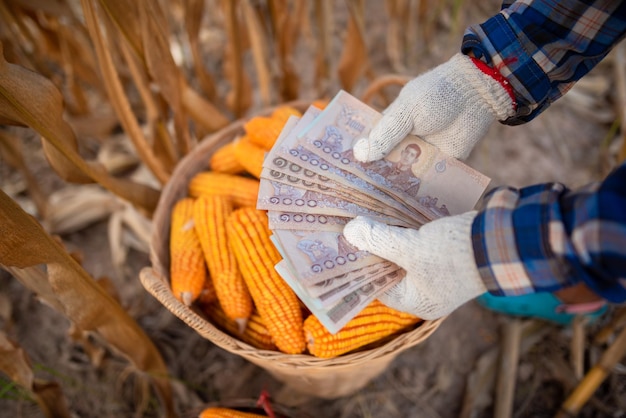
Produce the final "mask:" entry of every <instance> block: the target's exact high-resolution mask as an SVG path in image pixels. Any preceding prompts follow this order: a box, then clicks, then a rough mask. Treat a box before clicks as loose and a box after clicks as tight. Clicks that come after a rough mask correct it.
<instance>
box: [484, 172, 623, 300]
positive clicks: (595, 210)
mask: <svg viewBox="0 0 626 418" xmlns="http://www.w3.org/2000/svg"><path fill="white" fill-rule="evenodd" d="M483 204H484V206H483V208H482V209H481V210H480V211H479V212H478V215H477V217H476V218H475V220H474V223H473V225H472V240H473V248H474V255H475V258H476V262H477V266H478V270H479V272H480V274H481V277H482V279H483V281H484V282H485V285H486V287H487V289H488V290H489V291H490V292H491V293H492V294H495V295H506V296H512V295H520V294H526V293H532V292H540V291H547V292H553V291H555V290H558V289H561V288H564V287H567V286H571V285H574V284H577V283H580V282H584V283H585V284H586V285H587V286H588V287H589V288H590V289H591V290H593V291H594V292H595V293H596V294H598V295H600V296H601V297H603V298H604V299H606V300H608V301H609V302H614V303H624V302H626V163H623V164H622V165H621V166H619V167H618V168H617V169H616V170H615V171H613V173H612V174H610V175H609V176H608V177H607V178H606V179H605V180H604V181H602V182H597V183H593V184H590V185H588V186H586V187H584V188H581V189H579V190H575V191H572V190H569V189H568V188H567V187H565V186H564V185H562V184H560V183H548V184H540V185H535V186H530V187H526V188H522V189H513V188H510V187H503V188H496V189H494V190H493V191H492V192H490V193H489V194H488V195H487V196H486V197H485V199H484V200H483Z"/></svg>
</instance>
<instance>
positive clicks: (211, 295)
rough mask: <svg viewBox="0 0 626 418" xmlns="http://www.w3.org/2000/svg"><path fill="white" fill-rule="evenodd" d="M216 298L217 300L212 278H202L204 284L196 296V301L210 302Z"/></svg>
mask: <svg viewBox="0 0 626 418" xmlns="http://www.w3.org/2000/svg"><path fill="white" fill-rule="evenodd" d="M216 300H217V292H216V291H215V286H214V285H213V280H211V277H207V278H206V279H205V280H204V286H203V287H202V291H201V292H200V296H198V302H200V303H211V302H215V301H216Z"/></svg>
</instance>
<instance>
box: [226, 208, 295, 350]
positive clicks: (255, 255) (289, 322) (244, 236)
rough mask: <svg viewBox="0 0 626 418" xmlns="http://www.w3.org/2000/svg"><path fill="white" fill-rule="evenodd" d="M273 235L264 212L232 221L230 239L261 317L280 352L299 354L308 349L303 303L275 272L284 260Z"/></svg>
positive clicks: (239, 214)
mask: <svg viewBox="0 0 626 418" xmlns="http://www.w3.org/2000/svg"><path fill="white" fill-rule="evenodd" d="M270 233H271V232H270V229H269V227H268V219H267V214H266V213H265V212H263V211H260V210H257V209H254V208H242V209H238V210H235V211H234V212H233V213H232V214H231V216H230V217H229V218H228V238H229V239H230V244H231V246H232V248H233V250H234V252H235V257H236V258H237V263H238V265H239V269H240V270H241V274H242V276H243V278H244V280H245V281H246V284H247V285H248V289H250V294H251V295H252V300H253V301H254V304H255V306H256V308H257V310H258V311H259V314H260V315H261V317H262V318H263V321H264V322H265V325H266V326H267V329H268V330H269V332H270V334H271V335H272V338H273V340H274V343H275V344H276V346H277V347H278V349H279V350H280V351H282V352H284V353H287V354H298V353H301V352H302V351H304V349H305V341H304V333H303V329H302V324H303V320H302V311H301V310H300V302H299V301H298V298H297V296H296V295H295V293H294V292H293V290H291V288H290V287H289V285H287V283H285V281H284V280H283V279H282V277H280V275H279V274H278V273H277V272H276V270H275V269H274V265H276V263H278V262H279V261H280V260H281V257H280V254H279V253H278V251H277V250H276V248H275V247H274V244H272V242H271V241H270V238H269V237H270Z"/></svg>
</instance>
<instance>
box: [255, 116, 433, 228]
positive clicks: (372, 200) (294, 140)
mask: <svg viewBox="0 0 626 418" xmlns="http://www.w3.org/2000/svg"><path fill="white" fill-rule="evenodd" d="M322 113H323V112H322ZM305 116H306V113H305V114H304V115H303V116H302V118H301V119H300V120H299V121H298V123H297V124H296V126H295V127H293V128H292V129H291V131H290V132H289V133H288V134H287V135H284V136H283V135H281V137H280V138H279V140H277V141H276V143H275V145H274V147H273V148H272V150H271V151H270V152H269V154H268V155H267V157H266V159H265V161H264V163H263V166H264V168H265V169H266V171H265V175H263V176H262V177H263V178H270V175H268V171H267V170H271V171H273V172H277V173H282V174H284V175H286V176H289V177H291V178H295V179H301V180H307V177H306V176H308V180H309V181H311V182H314V183H318V184H323V185H325V186H326V187H328V188H329V189H334V190H336V191H337V192H338V193H339V192H340V191H341V190H342V189H343V190H345V192H347V193H351V194H353V195H354V196H357V197H356V199H357V200H358V201H360V202H362V204H364V205H366V206H368V207H370V208H372V209H375V210H378V211H380V212H382V213H384V214H387V215H389V216H391V217H393V218H395V219H405V221H404V223H405V224H407V223H408V224H411V225H413V226H414V227H417V226H419V225H422V224H423V223H424V222H425V221H426V220H427V219H426V218H424V217H423V216H421V215H420V214H419V213H417V211H415V210H414V209H413V208H411V207H408V206H407V205H406V204H405V203H404V202H402V201H401V200H399V199H397V198H396V197H395V196H392V195H389V194H388V193H386V192H385V191H383V190H381V189H379V188H378V187H376V186H375V185H373V184H371V183H369V182H367V181H365V180H364V179H363V178H360V177H358V176H356V175H355V174H353V173H350V172H347V171H344V170H339V169H337V168H336V167H335V166H333V165H332V164H329V163H328V162H327V161H325V160H324V159H322V158H321V157H320V156H319V155H317V154H315V153H314V152H311V151H309V150H307V149H305V148H303V146H302V145H301V144H300V143H299V141H301V138H300V136H299V132H301V131H303V130H305V131H306V130H308V129H310V126H312V125H315V124H316V123H317V121H318V117H320V116H321V115H318V116H317V117H309V118H308V119H305ZM328 172H332V173H334V175H335V178H329V177H328V176H327V173H328ZM310 173H313V174H310ZM274 178H276V176H274ZM259 195H261V193H259Z"/></svg>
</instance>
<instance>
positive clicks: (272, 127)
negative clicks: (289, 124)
mask: <svg viewBox="0 0 626 418" xmlns="http://www.w3.org/2000/svg"><path fill="white" fill-rule="evenodd" d="M283 126H285V123H284V122H281V121H280V120H278V119H272V118H269V117H265V116H256V117H254V118H252V119H250V120H249V121H248V122H246V123H245V124H244V126H243V129H244V130H245V131H246V135H247V136H248V137H249V138H250V141H252V143H253V144H256V145H258V146H260V147H261V148H263V149H265V150H268V151H269V150H270V149H272V147H273V146H274V143H275V142H276V139H277V138H278V135H280V132H281V131H282V130H283Z"/></svg>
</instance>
